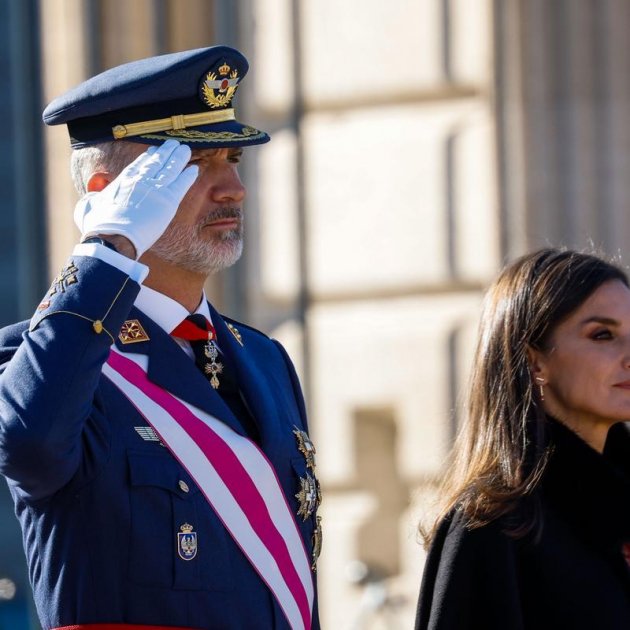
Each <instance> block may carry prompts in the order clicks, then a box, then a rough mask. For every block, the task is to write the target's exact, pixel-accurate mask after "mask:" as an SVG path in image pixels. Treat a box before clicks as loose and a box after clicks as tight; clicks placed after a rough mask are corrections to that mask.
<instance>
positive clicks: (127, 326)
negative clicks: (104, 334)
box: [118, 319, 149, 344]
mask: <svg viewBox="0 0 630 630" xmlns="http://www.w3.org/2000/svg"><path fill="white" fill-rule="evenodd" d="M118 339H120V341H121V342H122V343H125V344H127V343H138V342H140V341H149V335H147V333H146V332H145V330H144V328H142V325H141V324H140V322H139V321H138V320H137V319H128V320H127V321H126V322H125V323H124V324H123V325H122V326H121V327H120V332H119V333H118Z"/></svg>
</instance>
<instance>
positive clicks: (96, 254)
mask: <svg viewBox="0 0 630 630" xmlns="http://www.w3.org/2000/svg"><path fill="white" fill-rule="evenodd" d="M72 253H73V254H74V255H75V256H92V258H98V259H99V260H102V261H103V262H106V263H107V264H108V265H111V266H112V267H116V269H118V270H119V271H122V272H123V273H126V274H127V275H128V276H129V277H130V278H131V279H132V280H135V281H136V282H137V283H138V284H142V283H143V282H144V279H145V278H146V277H147V276H148V275H149V268H148V267H147V266H146V265H143V264H142V263H141V262H138V261H137V260H132V259H131V258H127V256H123V255H122V254H119V253H118V252H115V251H114V250H113V249H109V247H105V245H101V244H100V243H79V244H78V245H75V246H74V250H73V251H72Z"/></svg>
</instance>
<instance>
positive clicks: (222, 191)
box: [213, 168, 247, 203]
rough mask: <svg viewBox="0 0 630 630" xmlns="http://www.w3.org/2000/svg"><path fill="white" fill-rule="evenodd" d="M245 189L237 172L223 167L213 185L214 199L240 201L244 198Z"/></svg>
mask: <svg viewBox="0 0 630 630" xmlns="http://www.w3.org/2000/svg"><path fill="white" fill-rule="evenodd" d="M246 193H247V191H246V189H245V186H244V185H243V182H242V181H241V178H240V176H239V174H238V172H237V171H236V170H234V169H231V168H229V169H225V170H224V171H223V172H222V173H221V176H220V177H219V179H218V181H217V183H216V185H215V186H214V187H213V196H214V200H215V201H218V202H227V201H231V202H235V203H241V202H242V201H243V199H245V195H246Z"/></svg>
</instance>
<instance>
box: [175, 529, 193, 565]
mask: <svg viewBox="0 0 630 630" xmlns="http://www.w3.org/2000/svg"><path fill="white" fill-rule="evenodd" d="M179 529H180V530H181V531H179V532H177V553H178V554H179V557H180V558H181V559H182V560H192V559H193V558H194V557H195V556H196V555H197V532H194V531H193V526H192V525H189V524H188V523H184V524H183V525H182V526H181V527H180V528H179Z"/></svg>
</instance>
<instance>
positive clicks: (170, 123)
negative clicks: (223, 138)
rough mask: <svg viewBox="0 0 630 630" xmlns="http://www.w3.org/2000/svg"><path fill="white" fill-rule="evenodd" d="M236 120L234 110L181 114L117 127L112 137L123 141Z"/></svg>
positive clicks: (113, 129) (113, 128)
mask: <svg viewBox="0 0 630 630" xmlns="http://www.w3.org/2000/svg"><path fill="white" fill-rule="evenodd" d="M228 120H236V114H235V113H234V109H233V108H229V109H222V110H221V111H217V112H201V113H199V114H179V115H177V116H171V117H170V118H160V119H158V120H145V121H143V122H137V123H129V124H128V125H116V126H115V127H112V135H113V136H114V139H116V140H122V139H123V138H128V137H130V136H142V135H144V134H147V133H155V132H157V131H170V130H171V129H174V130H179V129H186V128H188V127H199V126H201V125H211V124H213V123H220V122H227V121H228Z"/></svg>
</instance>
